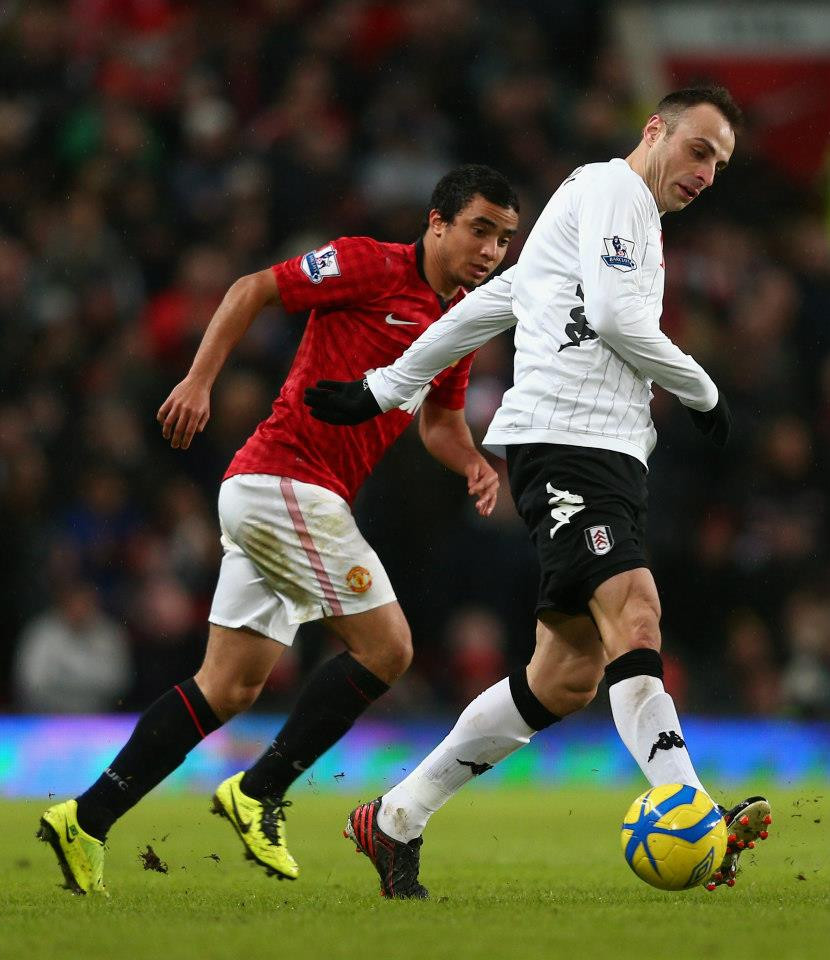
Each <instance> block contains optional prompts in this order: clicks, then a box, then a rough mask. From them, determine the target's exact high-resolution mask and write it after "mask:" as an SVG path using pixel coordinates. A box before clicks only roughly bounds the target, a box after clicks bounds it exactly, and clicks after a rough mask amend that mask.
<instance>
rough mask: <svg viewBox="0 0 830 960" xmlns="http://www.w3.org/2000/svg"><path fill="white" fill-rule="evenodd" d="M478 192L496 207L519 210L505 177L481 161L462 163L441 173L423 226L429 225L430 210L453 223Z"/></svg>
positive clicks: (516, 200) (517, 201) (514, 195)
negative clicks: (442, 174) (447, 171)
mask: <svg viewBox="0 0 830 960" xmlns="http://www.w3.org/2000/svg"><path fill="white" fill-rule="evenodd" d="M477 193H478V194H481V196H482V197H484V199H485V200H489V201H490V203H494V204H496V206H498V207H511V208H512V209H513V210H515V211H516V213H518V212H519V198H518V197H517V196H516V191H515V190H514V189H513V188H512V187H511V186H510V184H509V183H508V182H507V178H506V177H504V176H503V175H502V174H500V173H499V172H498V170H494V169H493V168H492V167H488V166H485V165H484V164H481V163H465V164H463V165H462V166H460V167H455V168H454V169H452V170H450V172H449V173H446V174H444V176H443V177H441V179H440V180H439V181H438V183H437V184H436V185H435V189H434V190H433V191H432V196H431V197H430V199H429V206H428V207H427V209H426V212H425V216H424V223H423V228H422V229H423V230H426V229H427V226H428V225H429V212H430V210H437V211H438V212H439V213H440V214H441V219H442V220H443V221H444V222H445V223H452V221H453V220H455V218H456V216H457V215H458V213H459V212H460V211H461V210H463V209H464V207H466V206H467V204H468V203H469V202H470V200H472V199H473V197H474V196H475V195H476V194H477Z"/></svg>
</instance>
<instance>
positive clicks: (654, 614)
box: [625, 597, 661, 650]
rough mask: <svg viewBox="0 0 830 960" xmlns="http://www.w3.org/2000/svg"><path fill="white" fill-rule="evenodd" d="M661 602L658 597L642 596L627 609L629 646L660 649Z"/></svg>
mask: <svg viewBox="0 0 830 960" xmlns="http://www.w3.org/2000/svg"><path fill="white" fill-rule="evenodd" d="M660 613H661V611H660V602H659V600H657V598H656V597H655V598H640V599H637V600H634V601H632V602H631V603H630V604H628V605H627V608H626V610H625V620H626V630H625V637H626V640H627V644H626V645H627V647H628V649H630V650H634V649H636V648H638V647H643V648H646V649H649V650H659V649H660Z"/></svg>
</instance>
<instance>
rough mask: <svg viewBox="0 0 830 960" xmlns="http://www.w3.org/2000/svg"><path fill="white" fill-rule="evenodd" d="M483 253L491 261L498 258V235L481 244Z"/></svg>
mask: <svg viewBox="0 0 830 960" xmlns="http://www.w3.org/2000/svg"><path fill="white" fill-rule="evenodd" d="M481 255H482V257H486V259H487V260H490V261H492V260H495V259H496V256H497V255H498V239H497V238H496V237H491V238H490V239H488V240H485V241H484V243H483V244H482V245H481Z"/></svg>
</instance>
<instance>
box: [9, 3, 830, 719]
mask: <svg viewBox="0 0 830 960" xmlns="http://www.w3.org/2000/svg"><path fill="white" fill-rule="evenodd" d="M603 9H604V4H602V3H599V2H580V0H569V2H558V3H556V4H550V3H547V2H546V0H526V2H523V3H520V4H505V3H496V2H492V0H486V2H473V0H419V2H418V3H403V2H392V0H386V2H383V0H378V2H368V0H332V2H321V0H247V2H244V0H243V2H239V3H234V4H226V3H221V2H204V3H198V4H197V3H190V4H183V3H178V2H176V0H143V2H141V0H73V2H71V3H54V4H51V3H46V2H42V0H33V2H26V3H25V4H6V5H4V14H3V16H4V17H5V19H4V20H3V21H2V22H0V76H2V87H1V88H0V89H2V93H0V529H2V531H3V549H2V554H0V598H2V599H1V602H2V609H3V612H4V618H5V623H6V627H5V636H6V641H5V643H4V644H3V647H2V653H1V654H0V666H2V672H0V705H2V707H3V708H4V709H11V710H15V709H21V710H24V709H25V710H43V711H64V710H66V711H82V710H105V709H130V708H136V707H143V706H144V705H146V703H147V702H149V700H150V699H151V698H152V697H154V696H155V695H157V694H158V693H160V692H161V691H162V690H164V689H166V688H167V687H168V686H169V684H170V683H171V682H173V681H178V680H180V679H181V678H183V677H185V676H189V675H190V674H191V673H192V671H193V670H194V669H195V667H196V666H197V665H198V660H199V656H200V653H201V650H202V646H203V643H204V639H205V635H206V622H205V620H206V613H207V610H208V608H209V603H210V597H211V594H212V589H213V585H214V581H215V576H216V572H217V564H218V559H219V544H218V533H217V521H216V517H215V498H216V495H217V489H218V482H219V480H220V478H221V476H222V473H223V471H224V469H225V466H226V464H227V462H228V461H229V459H230V457H231V455H232V453H233V452H234V451H235V449H236V448H237V447H238V446H239V445H240V444H241V443H242V441H243V440H244V439H245V437H246V436H247V435H248V433H249V432H250V431H251V430H252V429H253V427H254V426H255V425H256V423H257V422H258V421H259V420H260V419H261V418H263V417H264V416H266V415H267V412H268V409H269V406H270V403H271V400H272V398H273V396H274V395H275V393H276V392H277V390H278V388H279V385H280V384H281V382H282V379H283V377H284V374H285V372H286V370H287V368H288V365H289V364H290V362H291V359H292V356H293V351H294V349H295V347H296V344H297V343H298V340H299V337H300V336H301V334H302V328H303V320H304V318H303V317H290V316H284V315H280V314H279V313H277V312H274V313H272V314H269V315H263V316H262V317H261V318H260V319H259V320H258V321H257V323H256V324H255V326H254V327H253V328H252V330H251V332H250V334H249V336H248V337H247V338H246V339H245V340H244V342H243V343H242V344H241V345H240V346H239V347H238V349H237V350H236V352H235V354H234V356H233V358H232V360H231V362H230V363H229V365H228V367H227V369H226V371H225V372H224V373H223V375H222V377H221V378H220V381H219V383H218V385H217V389H216V391H215V396H214V402H213V413H212V419H211V422H210V424H209V425H208V428H207V430H206V432H205V433H204V434H202V435H201V436H199V437H198V438H197V439H196V441H195V443H194V445H193V446H192V448H191V449H190V450H189V451H187V452H182V451H172V450H170V449H169V447H167V446H166V445H165V443H164V442H163V441H162V439H161V436H160V431H159V429H158V426H157V424H156V422H155V419H154V418H155V413H156V410H157V408H158V406H159V405H160V403H161V402H162V400H164V398H165V397H166V396H167V393H168V391H169V389H170V388H171V387H172V386H173V384H174V383H176V382H177V381H178V380H179V379H180V378H181V377H182V376H183V375H184V373H185V372H186V369H187V367H188V365H189V361H190V358H191V356H192V353H193V351H194V349H195V346H196V344H197V343H198V341H199V339H200V336H201V333H202V331H203V329H204V327H205V324H206V323H207V321H208V320H209V318H210V316H211V314H212V311H213V310H214V308H215V307H216V306H217V304H218V303H219V301H220V299H221V298H222V296H223V294H224V292H225V290H226V289H227V287H228V286H229V285H230V283H231V282H232V281H233V280H234V279H235V278H236V277H237V276H239V275H241V274H243V273H246V272H250V271H253V270H258V269H262V268H264V267H265V266H267V265H268V264H270V263H273V262H276V261H278V260H281V259H284V258H286V257H288V256H292V255H295V254H297V253H302V252H305V251H306V250H308V249H311V248H313V247H316V246H319V245H321V244H322V243H323V242H325V241H327V240H329V239H331V238H333V237H337V236H341V235H344V234H371V235H373V236H376V237H377V238H379V239H383V240H397V241H409V240H412V239H414V237H415V236H416V235H417V233H418V230H419V226H420V223H421V218H422V216H423V212H424V209H423V208H424V205H425V201H426V199H427V198H428V196H429V193H430V191H431V188H432V186H433V184H434V182H435V181H436V180H437V179H438V178H439V177H440V176H441V175H442V174H443V173H444V172H445V171H446V170H447V169H449V168H450V167H451V166H453V165H455V164H456V163H458V162H466V161H475V162H485V163H490V164H491V165H493V166H495V167H497V168H499V169H501V170H502V171H503V172H504V173H505V174H507V175H508V176H509V177H510V178H511V179H512V181H513V182H514V184H515V185H516V186H517V188H518V189H519V190H520V193H521V196H522V202H523V206H522V221H523V224H522V226H523V229H524V230H527V229H529V227H530V226H531V225H532V223H533V220H534V219H535V216H536V214H537V213H538V212H539V210H540V209H541V207H542V205H543V204H544V203H545V202H546V200H547V198H548V196H549V195H550V193H551V192H552V191H553V190H554V189H555V188H556V187H557V186H558V184H559V183H560V182H561V180H562V179H564V178H565V177H566V176H567V174H568V173H569V172H570V171H571V170H572V169H573V168H574V167H575V166H577V165H579V164H580V163H583V162H586V161H591V160H604V159H607V158H609V157H611V156H625V155H626V154H627V153H628V152H629V151H630V149H631V148H632V147H633V145H634V144H635V143H636V141H637V138H638V136H639V128H640V125H641V123H642V121H643V120H644V119H645V117H646V116H647V115H648V111H649V108H650V107H651V106H653V104H648V103H640V102H637V100H636V98H635V97H634V96H633V94H632V93H631V90H630V88H629V85H628V84H627V81H626V69H625V64H624V63H623V61H622V59H621V58H620V57H619V56H618V55H617V53H616V52H615V49H614V45H613V43H612V42H611V38H609V37H608V36H606V35H605V34H604V32H603V30H602V29H598V24H602V23H603V17H602V12H603ZM823 200H824V198H823V195H822V191H821V189H820V187H819V186H818V185H816V184H811V183H796V182H791V181H789V180H788V179H786V178H785V177H784V176H783V175H782V174H779V173H777V172H776V171H775V170H773V169H772V168H771V167H770V166H769V165H768V164H767V162H766V160H765V157H764V156H763V155H762V153H761V151H760V150H758V149H757V147H756V141H755V140H754V137H753V120H752V117H750V118H749V123H748V128H747V130H746V132H745V133H744V135H743V137H741V138H740V139H739V143H738V148H737V151H736V155H735V158H734V160H733V163H732V165H731V166H730V168H729V170H728V171H727V172H726V173H725V174H724V175H723V176H722V177H721V178H720V182H719V183H718V184H717V185H716V188H715V189H714V190H713V191H712V192H711V193H709V194H707V195H706V196H704V197H703V199H702V200H700V201H698V203H697V204H695V205H694V206H695V207H697V208H698V209H694V208H693V209H692V210H690V211H689V212H688V213H685V214H684V215H683V216H682V217H670V218H667V220H666V223H665V249H666V260H667V287H666V300H665V314H664V328H665V330H666V331H667V332H668V333H669V335H670V336H672V337H673V338H675V339H676V340H677V341H678V342H679V343H681V344H682V345H684V346H685V348H686V349H688V350H689V351H690V352H692V353H693V354H694V356H695V357H696V358H697V359H698V360H700V362H701V363H702V364H703V365H704V366H705V367H706V368H707V369H708V370H709V371H710V372H711V373H712V375H713V376H714V378H715V380H716V381H717V382H718V383H719V385H720V386H721V387H722V388H723V390H724V391H725V393H726V394H727V396H728V397H729V399H730V402H731V404H732V407H733V411H734V413H735V417H736V428H735V432H734V439H733V442H732V443H731V444H730V446H729V447H728V448H727V450H726V451H725V452H720V451H716V450H713V449H710V448H709V447H707V446H706V445H705V444H704V443H703V442H702V440H701V438H700V437H699V435H698V434H697V433H696V432H695V431H694V430H693V428H692V426H691V424H690V422H689V421H688V418H687V417H686V415H685V412H684V411H683V410H682V409H681V408H680V407H679V405H678V404H677V403H676V402H675V401H674V400H673V399H672V398H669V397H667V396H666V395H665V394H663V393H661V392H660V391H659V390H658V391H656V397H655V401H654V411H655V418H656V421H657V425H658V430H659V433H660V441H659V443H658V449H657V451H656V452H655V454H654V456H653V459H652V463H651V477H650V485H651V517H650V529H651V547H652V550H653V566H654V571H655V575H656V577H657V581H658V586H659V587H660V590H661V595H662V599H663V607H664V620H663V623H664V636H665V650H666V653H667V655H668V657H667V661H668V666H669V684H670V686H671V688H672V689H673V692H674V693H675V696H676V697H677V698H678V700H679V702H680V704H681V705H682V707H683V709H695V710H701V711H707V712H726V713H740V712H747V713H756V714H768V715H769V714H779V715H792V716H808V717H821V716H824V717H827V716H830V500H828V496H829V495H830V494H829V491H830V482H829V481H830V464H829V463H828V450H829V449H830V241H829V240H828V229H827V223H826V219H825V218H824V217H823V214H822V202H823ZM521 242H522V237H521V235H520V236H519V238H517V240H516V241H515V243H514V244H513V246H512V249H511V250H510V252H509V254H508V263H509V262H512V261H514V260H515V258H516V257H517V256H518V253H519V251H520V249H521ZM473 372H474V376H473V380H472V384H471V387H470V392H469V402H468V413H469V417H470V420H471V422H472V424H473V426H474V429H475V431H476V432H477V434H478V435H479V436H481V435H483V431H484V429H485V427H486V425H487V423H488V421H489V418H490V416H491V414H492V413H493V411H494V410H495V408H496V406H497V404H498V402H499V399H500V396H501V394H502V392H503V391H504V389H505V387H506V386H507V385H508V384H509V383H510V380H511V339H510V337H509V336H505V337H503V338H501V339H499V340H497V341H494V342H492V343H490V344H488V345H487V346H486V347H484V348H483V349H482V350H481V352H480V355H479V358H478V360H477V362H476V365H475V367H474V371H473ZM320 374H321V375H324V374H325V371H322V370H321V371H320ZM502 491H503V492H502V497H501V502H500V506H499V508H498V509H497V512H496V514H495V515H494V516H493V517H492V518H490V519H489V520H487V521H484V520H481V519H480V518H478V517H477V516H476V515H475V514H474V511H473V510H472V509H471V508H470V504H468V503H467V502H466V501H467V497H466V495H465V491H464V489H463V484H461V483H460V482H459V481H458V478H456V477H454V476H451V475H449V474H447V473H446V472H445V471H444V470H443V469H442V468H440V467H438V466H437V465H436V464H434V463H433V462H432V461H430V460H429V458H428V457H427V456H426V455H425V454H424V453H423V451H422V450H421V449H420V447H419V444H418V441H417V437H416V436H415V435H414V431H410V434H408V435H407V436H406V437H404V438H403V440H402V441H401V442H400V443H399V445H398V447H397V448H395V450H394V451H393V452H392V453H391V454H390V455H389V456H388V457H387V459H386V460H385V461H384V463H383V464H382V466H381V468H380V469H379V471H378V472H377V474H376V475H375V476H374V477H373V478H372V479H371V481H370V482H369V484H368V485H367V487H366V489H365V490H364V492H363V494H362V495H361V498H360V500H359V502H358V506H357V513H358V517H359V520H360V522H361V525H362V527H363V529H364V532H365V533H366V535H367V537H368V539H369V540H370V542H372V543H373V545H374V546H375V547H376V549H377V550H378V552H379V554H380V555H381V558H382V559H383V560H384V562H385V563H386V565H387V568H388V570H389V573H390V575H391V577H392V581H393V583H394V584H395V586H396V589H397V591H398V593H399V597H400V599H401V602H402V604H403V607H404V610H405V612H406V613H407V615H408V616H409V618H410V622H411V624H412V627H413V633H414V638H415V644H416V660H415V665H414V667H413V669H412V671H411V674H410V675H409V676H408V678H406V679H405V680H404V681H403V682H402V683H401V685H400V688H399V689H398V690H397V691H396V692H395V693H394V694H393V696H392V698H391V699H390V702H389V709H408V708H411V709H413V710H415V709H418V710H420V709H442V708H446V709H455V708H456V707H457V706H458V705H459V704H463V703H466V702H467V701H468V700H469V698H470V697H471V696H473V695H474V694H475V693H477V692H478V691H479V690H480V689H482V688H483V687H485V686H487V685H488V684H489V683H491V682H493V681H494V680H496V679H498V678H500V677H502V676H503V675H504V674H505V672H506V671H507V669H508V667H509V666H511V665H513V664H515V663H518V662H525V661H526V659H527V657H528V655H529V652H530V650H531V647H532V641H533V616H532V610H533V605H534V598H535V588H536V583H535V577H536V572H535V561H534V558H533V553H532V550H531V547H530V545H529V542H528V539H527V536H526V533H525V530H524V528H523V526H522V525H521V524H520V522H519V521H518V519H517V517H516V515H515V512H514V511H513V508H512V504H511V503H510V497H509V493H508V491H507V485H506V480H505V482H504V484H503V487H502ZM330 642H331V641H330V639H329V638H328V637H327V636H326V633H325V631H324V630H323V629H321V628H319V627H312V628H309V629H307V630H305V631H304V634H301V637H300V639H299V641H298V643H297V644H296V645H295V648H294V650H293V651H292V655H291V656H290V657H284V658H283V660H282V661H281V663H280V665H279V671H278V673H275V675H274V676H273V677H272V682H271V683H270V684H269V689H268V691H267V692H266V694H265V696H264V698H263V701H262V702H263V705H264V706H267V707H270V708H278V709H279V708H283V707H284V706H285V705H286V704H287V703H288V702H290V700H291V697H292V691H293V690H294V689H295V688H296V682H297V680H298V679H299V678H300V677H301V676H302V674H303V673H304V671H306V670H308V669H309V668H310V666H311V665H313V663H314V662H315V661H316V659H317V658H318V657H320V656H321V655H323V653H325V652H326V651H327V647H328V644H329V643H330Z"/></svg>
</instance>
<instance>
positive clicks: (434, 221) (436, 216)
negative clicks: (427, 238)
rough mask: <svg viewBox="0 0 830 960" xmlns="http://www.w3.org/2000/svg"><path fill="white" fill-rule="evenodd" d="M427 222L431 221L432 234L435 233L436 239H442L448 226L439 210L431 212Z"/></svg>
mask: <svg viewBox="0 0 830 960" xmlns="http://www.w3.org/2000/svg"><path fill="white" fill-rule="evenodd" d="M427 220H428V221H429V229H430V232H431V233H434V234H435V236H436V237H440V236H441V234H442V233H443V232H444V228H445V227H446V225H447V224H446V221H445V220H444V218H443V217H442V216H441V214H440V213H439V212H438V210H435V209H432V210H430V211H429V215H428V217H427Z"/></svg>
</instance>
